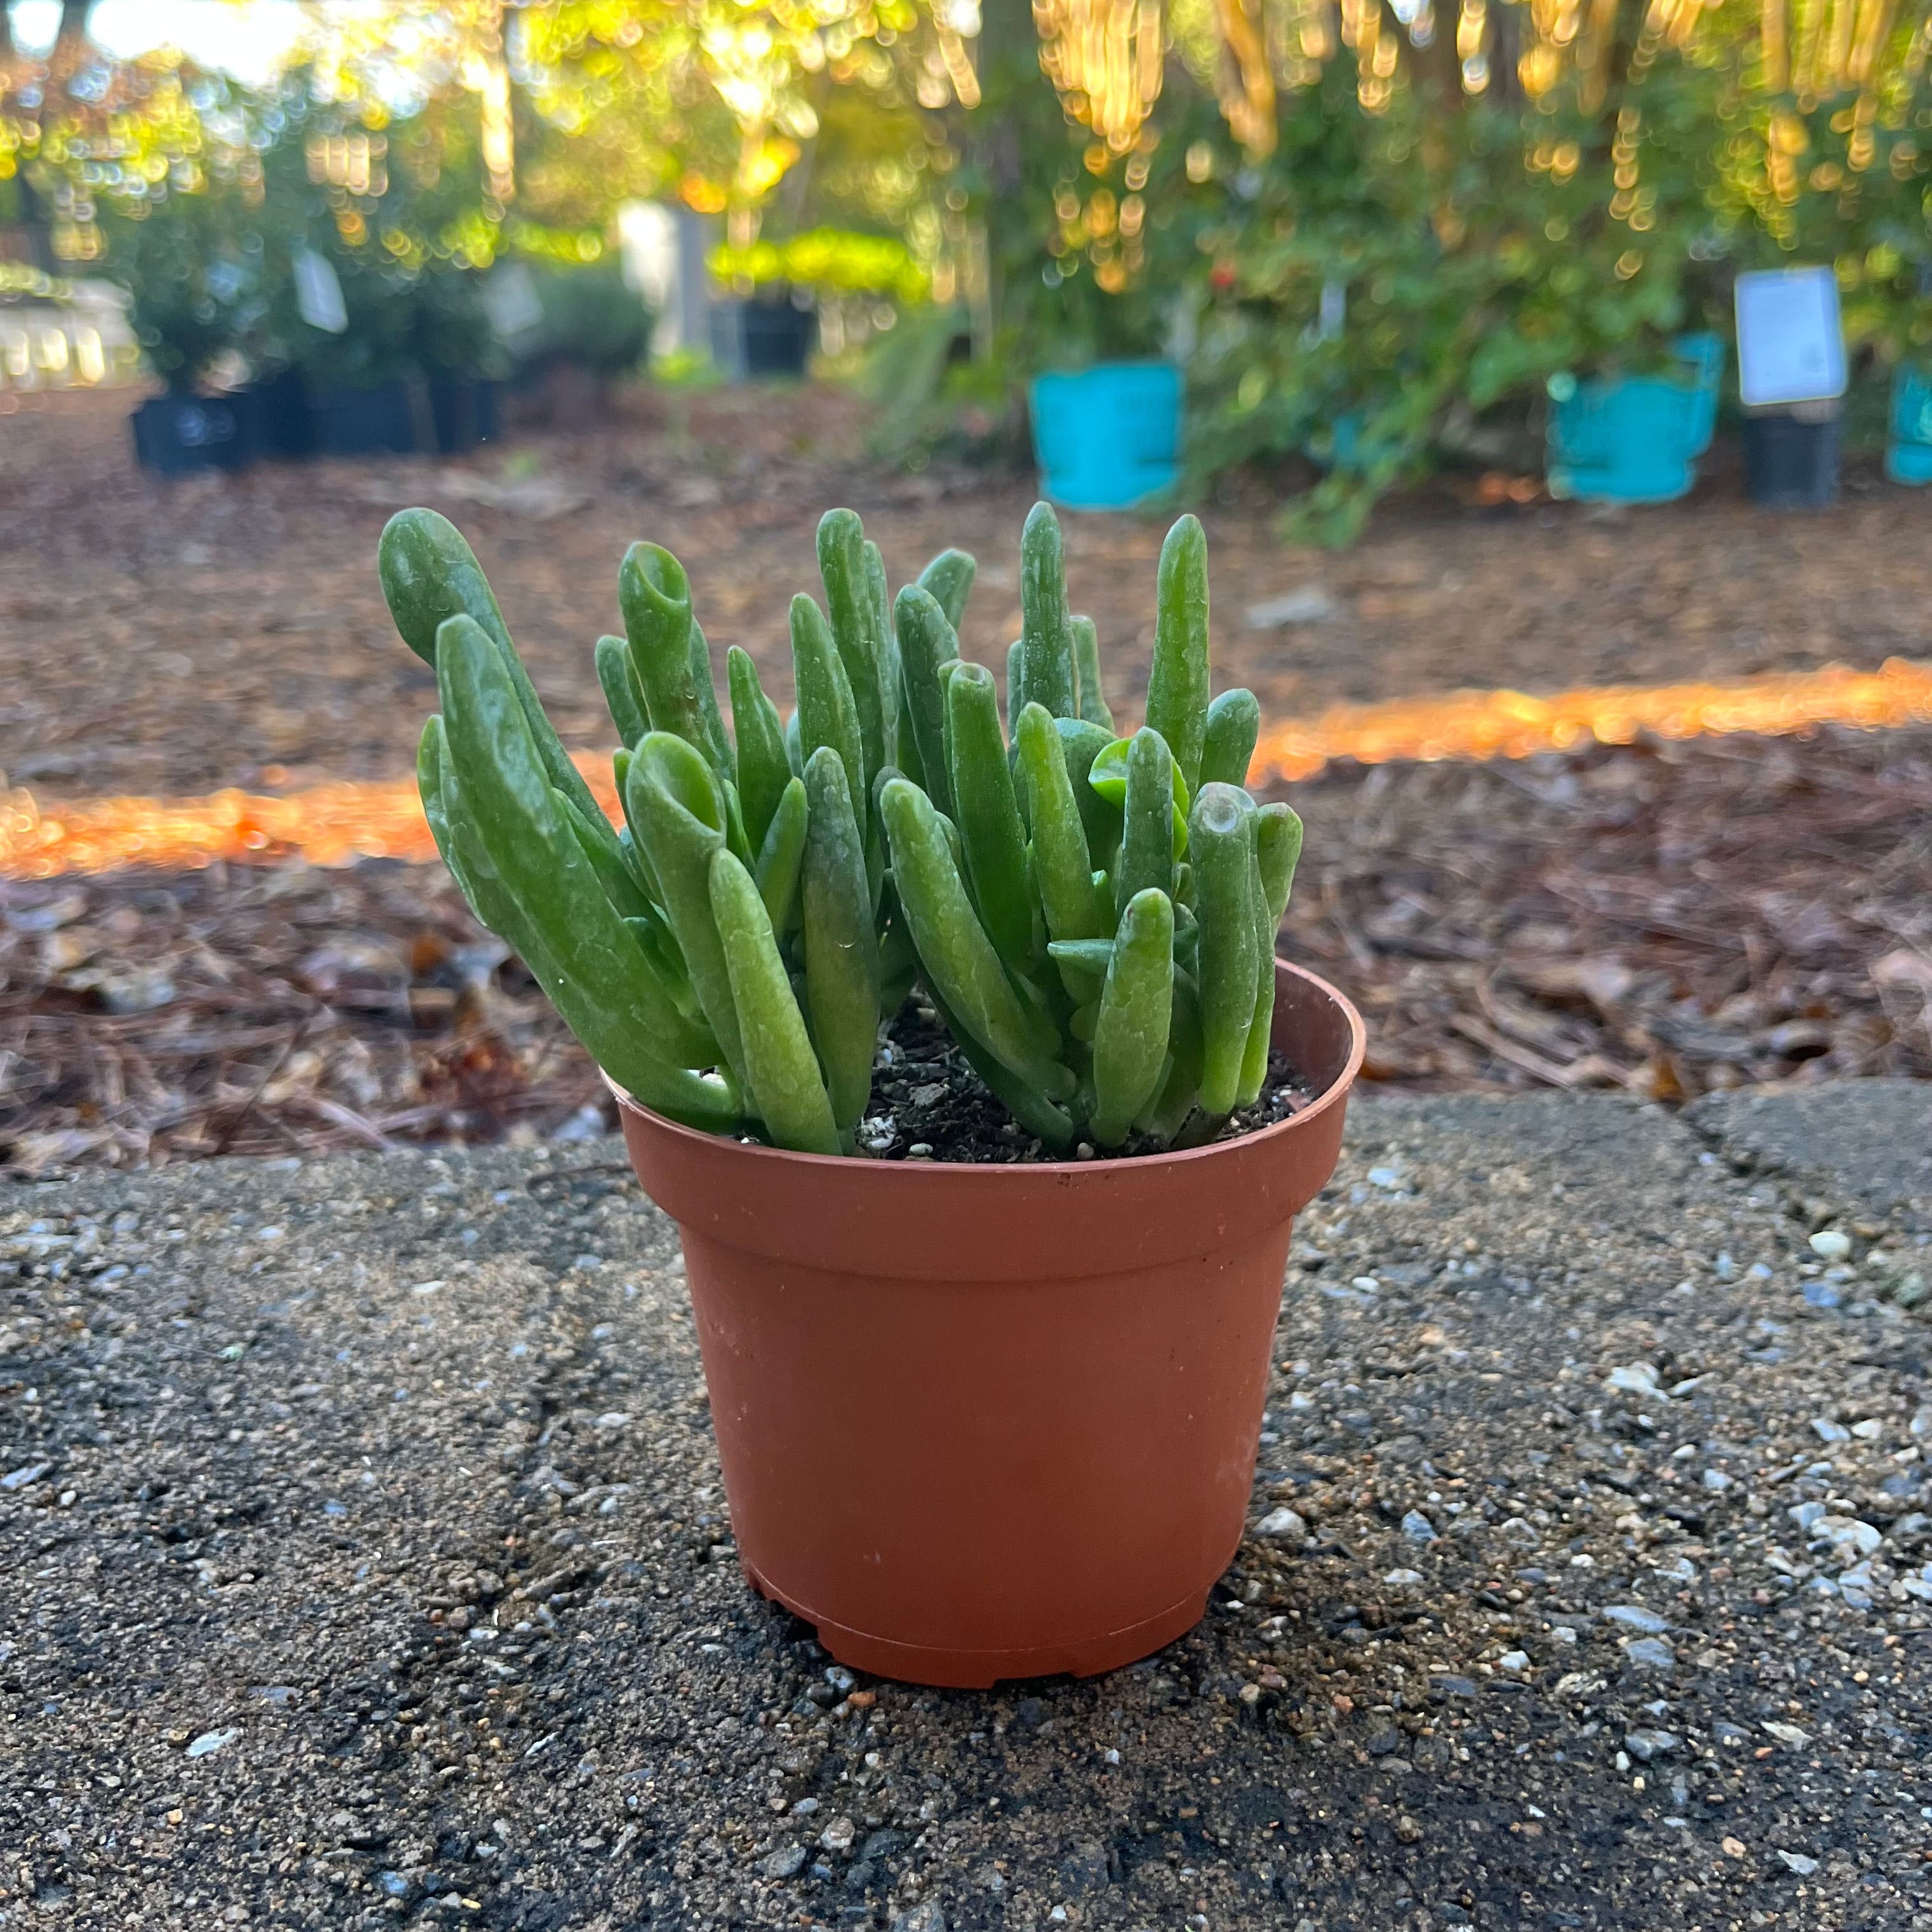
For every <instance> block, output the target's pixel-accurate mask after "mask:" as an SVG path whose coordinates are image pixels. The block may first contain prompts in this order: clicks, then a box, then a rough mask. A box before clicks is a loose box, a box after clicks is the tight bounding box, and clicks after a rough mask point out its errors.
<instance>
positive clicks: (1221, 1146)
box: [599, 953, 1368, 1180]
mask: <svg viewBox="0 0 1932 1932" xmlns="http://www.w3.org/2000/svg"><path fill="white" fill-rule="evenodd" d="M1274 964H1275V974H1276V981H1277V986H1279V984H1280V976H1281V975H1282V974H1284V973H1286V974H1288V975H1289V977H1291V978H1292V979H1293V980H1298V981H1299V982H1300V983H1301V984H1302V985H1303V986H1305V987H1306V988H1307V989H1309V990H1310V992H1314V993H1316V994H1318V995H1321V996H1322V998H1325V999H1327V1000H1328V1001H1330V1002H1331V1004H1333V1005H1334V1006H1335V1007H1337V1008H1338V1009H1339V1010H1340V1013H1341V1014H1342V1017H1343V1019H1344V1020H1346V1022H1347V1023H1348V1028H1349V1057H1348V1058H1347V1060H1346V1061H1345V1062H1344V1063H1343V1067H1342V1069H1341V1070H1340V1073H1337V1075H1336V1076H1335V1077H1334V1079H1332V1080H1331V1081H1330V1082H1328V1085H1327V1086H1325V1088H1323V1089H1322V1091H1321V1092H1320V1093H1319V1094H1317V1095H1316V1097H1315V1099H1314V1100H1313V1101H1312V1102H1311V1103H1310V1104H1309V1105H1308V1106H1306V1107H1304V1109H1302V1110H1301V1112H1300V1113H1298V1114H1291V1115H1289V1117H1288V1118H1287V1119H1286V1120H1283V1121H1274V1122H1272V1123H1271V1124H1270V1125H1268V1126H1267V1127H1262V1128H1259V1129H1257V1130H1256V1131H1255V1132H1254V1133H1247V1134H1238V1135H1236V1136H1235V1138H1234V1139H1232V1140H1224V1141H1211V1142H1209V1143H1208V1145H1206V1146H1205V1147H1198V1148H1183V1149H1181V1151H1179V1152H1178V1153H1177V1152H1175V1151H1172V1150H1169V1151H1167V1152H1166V1153H1163V1154H1100V1153H1099V1152H1098V1151H1096V1154H1095V1156H1094V1159H1093V1160H1027V1161H974V1160H920V1161H892V1160H868V1159H867V1158H866V1157H865V1156H864V1155H862V1154H796V1153H794V1152H793V1151H791V1150H790V1148H774V1147H766V1146H763V1145H760V1144H759V1143H756V1142H748V1141H742V1140H739V1139H736V1137H735V1136H731V1135H728V1134H711V1133H705V1132H703V1130H702V1129H700V1128H697V1127H685V1125H683V1124H682V1122H680V1121H673V1120H670V1119H669V1118H667V1117H666V1116H665V1115H662V1114H659V1113H655V1112H652V1110H651V1109H649V1107H646V1106H644V1105H643V1103H642V1102H641V1101H639V1100H634V1099H633V1098H632V1097H631V1095H630V1094H628V1093H627V1092H626V1091H625V1089H624V1088H622V1087H620V1086H619V1085H617V1083H616V1081H614V1080H613V1079H611V1078H610V1076H609V1075H608V1074H607V1073H605V1074H604V1076H603V1079H604V1085H605V1086H607V1087H608V1088H610V1091H611V1093H612V1094H613V1095H615V1096H616V1101H617V1105H618V1106H619V1108H625V1109H628V1110H629V1111H630V1112H632V1113H634V1114H639V1115H642V1116H643V1118H645V1119H646V1120H647V1121H649V1122H650V1123H651V1125H652V1128H653V1130H655V1132H657V1133H660V1134H662V1135H665V1136H668V1137H670V1139H673V1140H674V1141H685V1142H692V1143H694V1144H696V1145H698V1146H700V1147H703V1148H718V1147H725V1148H731V1149H732V1150H733V1151H734V1152H736V1153H739V1154H746V1155H749V1156H751V1157H754V1158H756V1159H757V1160H762V1161H779V1162H782V1163H785V1164H786V1165H787V1166H790V1167H792V1168H793V1169H796V1170H798V1171H799V1172H801V1173H808V1172H811V1170H813V1169H838V1170H841V1171H849V1170H850V1169H859V1170H861V1171H862V1172H867V1173H871V1174H878V1173H882V1172H884V1173H889V1172H892V1170H893V1169H898V1168H903V1167H909V1168H910V1169H913V1171H914V1172H918V1173H922V1174H932V1173H935V1172H941V1173H944V1174H945V1175H947V1176H948V1178H951V1177H953V1176H954V1175H968V1174H971V1175H986V1176H987V1177H989V1180H990V1179H991V1178H993V1177H996V1176H999V1175H1008V1176H1012V1175H1028V1176H1040V1177H1043V1178H1047V1179H1054V1178H1063V1177H1064V1178H1072V1177H1073V1176H1075V1175H1087V1176H1090V1177H1091V1175H1094V1174H1095V1173H1096V1172H1122V1171H1124V1170H1129V1169H1147V1168H1153V1167H1156V1166H1159V1167H1161V1168H1163V1169H1169V1170H1172V1169H1175V1168H1181V1167H1184V1166H1185V1165H1186V1164H1187V1163H1193V1162H1196V1161H1203V1160H1212V1159H1213V1158H1214V1156H1215V1155H1217V1154H1227V1153H1228V1152H1229V1151H1231V1150H1232V1149H1235V1148H1253V1147H1259V1146H1262V1145H1265V1144H1266V1143H1267V1142H1269V1141H1271V1139H1277V1138H1279V1137H1280V1136H1285V1135H1286V1134H1288V1133H1290V1132H1291V1131H1292V1130H1306V1129H1307V1127H1310V1126H1311V1125H1312V1124H1313V1123H1314V1122H1315V1121H1317V1120H1319V1118H1321V1117H1322V1115H1324V1114H1326V1113H1328V1112H1331V1110H1332V1109H1336V1108H1339V1107H1343V1106H1346V1105H1347V1103H1348V1098H1349V1094H1350V1092H1351V1091H1352V1090H1353V1088H1354V1086H1355V1080H1356V1078H1357V1076H1358V1075H1359V1074H1360V1073H1361V1070H1362V1061H1363V1058H1364V1055H1366V1053H1367V1050H1368V1034H1367V1029H1366V1028H1364V1025H1363V1024H1362V1016H1361V1014H1360V1013H1358V1012H1357V1011H1356V1010H1355V1002H1354V1001H1352V1000H1351V999H1350V998H1349V996H1348V995H1347V994H1346V993H1344V992H1343V991H1342V990H1341V989H1340V988H1339V987H1337V986H1331V984H1330V983H1328V981H1327V980H1325V979H1323V978H1322V977H1321V975H1320V974H1317V973H1311V972H1310V971H1308V969H1307V968H1306V967H1305V966H1298V965H1295V962H1293V961H1292V959H1283V958H1282V957H1281V956H1280V954H1278V953H1277V955H1276V956H1275V962H1274ZM599 1071H600V1072H601V1069H600V1070H599Z"/></svg>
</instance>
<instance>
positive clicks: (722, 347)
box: [711, 302, 818, 377]
mask: <svg viewBox="0 0 1932 1932" xmlns="http://www.w3.org/2000/svg"><path fill="white" fill-rule="evenodd" d="M711 329H712V342H711V352H712V356H714V357H715V359H716V360H717V361H718V362H719V363H720V364H721V365H722V366H723V367H724V368H725V369H726V370H727V371H729V372H730V374H733V375H737V376H744V377H757V376H802V375H803V374H805V359H806V357H807V356H809V355H810V354H811V344H812V338H813V337H814V335H816V334H817V329H818V317H817V314H815V313H814V311H811V310H810V309H806V308H794V307H793V305H791V304H790V302H723V303H721V304H719V305H718V307H717V308H715V309H714V310H713V311H712V323H711Z"/></svg>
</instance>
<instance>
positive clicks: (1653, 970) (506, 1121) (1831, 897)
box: [0, 730, 1932, 1175]
mask: <svg viewBox="0 0 1932 1932" xmlns="http://www.w3.org/2000/svg"><path fill="white" fill-rule="evenodd" d="M1288 795H1289V796H1292V798H1293V799H1294V800H1295V804H1296V805H1297V806H1298V808H1299V809H1300V810H1301V811H1302V813H1303V814H1304V817H1306V818H1307V820H1308V826H1309V838H1308V856H1307V858H1306V859H1305V860H1304V865H1303V867H1302V871H1301V877H1300V879H1299V880H1298V884H1297V888H1296V893H1295V903H1294V904H1293V906H1292V908H1291V911H1290V915H1289V922H1288V926H1287V928H1286V933H1285V935H1284V950H1285V951H1286V952H1287V953H1289V956H1292V957H1293V958H1295V959H1299V960H1301V961H1303V962H1305V963H1307V964H1308V965H1311V966H1313V967H1314V968H1316V970H1318V971H1322V972H1324V973H1325V974H1328V976H1329V977H1331V978H1332V979H1334V980H1335V981H1336V982H1337V983H1338V984H1339V985H1340V986H1343V988H1345V989H1346V990H1347V991H1348V992H1349V993H1350V994H1351V995H1352V997H1353V998H1355V1000H1356V1001H1358V1004H1360V1005H1361V1007H1362V1010H1363V1011H1364V1015H1365V1016H1366V1017H1367V1020H1368V1022H1369V1028H1370V1042H1371V1048H1370V1059H1369V1064H1368V1066H1367V1079H1368V1080H1369V1082H1370V1083H1371V1084H1372V1085H1379V1086H1382V1087H1384V1088H1406V1089H1410V1090H1433V1091H1440V1090H1443V1089H1448V1088H1464V1089H1471V1088H1474V1089H1490V1090H1494V1091H1521V1090H1524V1089H1528V1088H1538V1087H1545V1086H1558V1087H1589V1086H1600V1087H1615V1088H1625V1089H1628V1090H1629V1091H1632V1092H1634V1093H1637V1094H1643V1095H1646V1096H1649V1097H1655V1098H1657V1099H1659V1100H1664V1101H1667V1102H1676V1101H1679V1100H1685V1099H1687V1098H1689V1097H1694V1096H1696V1095H1697V1094H1701V1093H1703V1092H1706V1091H1710V1090H1712V1089H1713V1088H1721V1087H1727V1086H1735V1085H1741V1084H1744V1083H1745V1082H1781V1081H1797V1082H1805V1081H1810V1080H1815V1079H1822V1078H1824V1077H1826V1076H1846V1075H1870V1074H1876V1073H1894V1074H1906V1075H1914V1076H1919V1077H1932V731H1926V730H1916V731H1899V732H1892V733H1872V734H1864V733H1853V732H1846V731H1829V732H1823V733H1820V734H1818V735H1817V736H1815V737H1813V738H1811V739H1756V738H1743V737H1735V738H1724V739H1705V740H1699V741H1695V742H1688V743H1681V744H1670V745H1635V746H1630V747H1624V748H1616V749H1597V748H1592V749H1591V750H1589V751H1584V752H1580V753H1578V754H1574V755H1570V754H1565V755H1562V756H1558V755H1549V756H1545V757H1538V758H1536V759H1533V760H1525V761H1522V762H1520V763H1508V762H1502V763H1494V764H1487V765H1471V764H1433V765H1432V764H1417V765H1385V766H1378V767H1376V768H1375V769H1370V770H1363V769H1360V768H1354V769H1341V770H1337V771H1334V772H1331V773H1330V774H1329V775H1327V776H1325V777H1324V778H1321V779H1319V780H1318V781H1314V782H1312V783H1310V784H1304V785H1301V786H1298V787H1295V788H1294V790H1292V793H1289V794H1288ZM611 1118H612V1116H611V1115H610V1111H609V1108H608V1104H607V1100H606V1099H605V1097H604V1093H603V1090H602V1088H601V1083H600V1082H599V1080H598V1076H597V1074H596V1072H595V1069H594V1068H593V1067H592V1066H591V1064H589V1061H588V1060H587V1058H586V1057H585V1056H584V1055H583V1052H581V1050H580V1049H579V1048H578V1047H577V1046H576V1044H575V1043H574V1041H573V1040H571V1038H570V1037H569V1035H568V1034H567V1033H566V1032H565V1030H564V1028H563V1027H562V1025H561V1023H560V1022H559V1021H558V1020H557V1019H556V1017H555V1016H554V1015H553V1013H551V1011H550V1008H549V1007H548V1005H547V1003H546V1002H545V1001H544V999H543V998H542V997H541V995H540V994H539V993H538V991H537V989H536V988H535V986H534V984H533V983H532V981H531V980H530V979H529V977H528V975H527V974H525V973H524V972H523V970H522V968H521V967H520V965H519V964H518V963H517V962H516V961H515V960H514V959H511V958H510V957H509V956H508V955H507V953H505V949H504V948H503V947H502V946H501V945H500V944H498V943H497V942H496V941H494V940H493V939H492V938H490V936H489V935H487V934H485V933H482V932H479V930H478V929H477V927H476V926H475V922H473V921H472V919H471V918H470V916H469V913H468V912H467V910H466V909H465V908H464V907H463V904H462V902H461V901H460V898H459V897H458V895H457V893H456V892H455V888H454V887H453V886H452V885H451V884H450V883H449V881H448V880H447V879H446V877H444V876H443V874H442V872H441V871H440V868H438V867H436V866H434V865H404V864H401V863H399V862H395V861H393V860H374V861H367V862H363V863H362V864H360V865H353V866H349V867H346V868H341V869H338V870H329V871H324V870H320V869H317V868H312V867H308V866H305V865H296V864H289V863H281V864H272V865H254V866H239V865H235V866H225V865H211V866H210V867H209V868H207V869H206V870H205V871H199V872H194V873H187V874H156V873H147V874H140V873H122V874H113V875H109V876H104V877H94V878H86V879H77V878H70V879H62V880H52V881H50V882H47V883H37V884H34V885H23V884H14V885H0V1166H4V1167H5V1169H6V1170H7V1171H8V1172H13V1173H14V1174H17V1175H36V1174H41V1173H45V1172H50V1171H54V1170H58V1169H66V1168H71V1167H73V1166H79V1165H83V1164H90V1163H94V1164H98V1163H109V1164H121V1165H128V1164H134V1163H142V1162H153V1163H160V1162H163V1161H168V1160H190V1159H196V1158H201V1157H208V1156H211V1155H215V1154H310V1153H314V1152H317V1151H321V1150H323V1149H325V1148H349V1147H361V1148H372V1147H385V1146H392V1145H398V1144H401V1143H405V1142H437V1141H481V1140H491V1139H502V1138H505V1137H510V1138H517V1137H529V1136H553V1135H556V1134H559V1133H563V1134H580V1133H589V1132H592V1131H595V1130H598V1128H599V1127H602V1126H604V1125H607V1124H610V1121H611Z"/></svg>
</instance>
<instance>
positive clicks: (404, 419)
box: [309, 379, 436, 456]
mask: <svg viewBox="0 0 1932 1932" xmlns="http://www.w3.org/2000/svg"><path fill="white" fill-rule="evenodd" d="M309 407H310V411H311V416H312V418H313V419H314V425H315V448H316V450H317V453H318V454H320V455H323V456H378V455H386V456H414V455H417V454H418V453H419V452H425V453H426V452H428V451H429V450H431V449H433V448H434V446H435V434H436V432H435V425H434V420H433V419H432V418H431V412H430V406H429V399H428V396H427V395H425V394H424V393H423V392H422V389H421V387H420V386H419V385H414V384H411V383H406V382H404V381H402V380H400V379H399V380H397V381H395V382H392V383H377V384H376V385H375V386H374V387H373V388H371V389H312V390H311V392H310V403H309Z"/></svg>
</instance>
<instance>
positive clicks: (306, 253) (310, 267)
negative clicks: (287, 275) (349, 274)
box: [295, 248, 349, 335]
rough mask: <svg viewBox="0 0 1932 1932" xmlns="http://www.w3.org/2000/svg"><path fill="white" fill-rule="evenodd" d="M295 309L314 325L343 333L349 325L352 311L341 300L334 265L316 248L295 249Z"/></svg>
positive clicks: (314, 327) (340, 287) (312, 327)
mask: <svg viewBox="0 0 1932 1932" xmlns="http://www.w3.org/2000/svg"><path fill="white" fill-rule="evenodd" d="M295 272H296V311H297V312H298V313H299V314H300V315H301V317H302V320H303V321H305V323H308V326H309V327H310V328H311V329H321V330H323V332H325V333H326V334H328V335H341V333H342V332H343V331H344V329H347V327H348V326H349V311H348V308H347V305H345V304H344V302H343V299H342V284H341V281H339V280H338V278H337V276H336V273H335V263H332V262H331V261H330V260H329V257H327V256H326V255H318V254H317V253H316V252H315V251H314V249H313V248H300V249H298V250H297V251H296V260H295Z"/></svg>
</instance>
